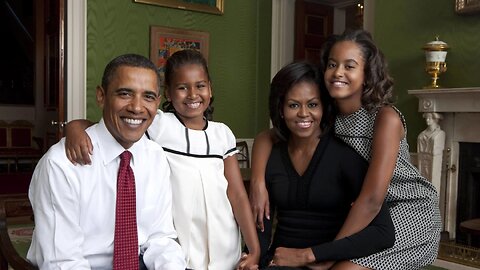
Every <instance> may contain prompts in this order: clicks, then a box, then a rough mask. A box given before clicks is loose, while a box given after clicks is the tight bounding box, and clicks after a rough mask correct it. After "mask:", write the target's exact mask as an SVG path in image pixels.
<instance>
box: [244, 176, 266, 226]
mask: <svg viewBox="0 0 480 270" xmlns="http://www.w3.org/2000/svg"><path fill="white" fill-rule="evenodd" d="M252 180H253V179H252ZM249 199H250V205H251V207H252V213H253V219H254V220H255V221H256V223H257V227H258V228H259V229H260V230H261V231H262V232H263V231H264V230H265V227H264V224H263V217H264V216H265V218H266V219H268V220H270V202H269V198H268V191H267V188H266V186H265V180H263V181H258V180H256V181H255V180H253V181H251V182H250V194H249Z"/></svg>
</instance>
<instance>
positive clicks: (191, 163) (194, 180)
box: [66, 50, 260, 270]
mask: <svg viewBox="0 0 480 270" xmlns="http://www.w3.org/2000/svg"><path fill="white" fill-rule="evenodd" d="M165 86H166V87H165V98H166V100H167V101H166V102H165V103H164V104H163V109H164V112H162V111H161V110H158V112H157V115H156V116H155V119H154V121H153V123H152V125H151V126H150V128H149V129H148V134H147V136H149V137H150V138H151V139H152V140H154V141H156V142H157V143H159V144H160V145H161V146H162V147H163V149H164V150H165V152H166V154H167V157H168V161H169V164H170V168H171V181H172V192H173V220H174V224H175V228H176V230H177V233H178V239H179V242H180V245H181V246H182V249H183V251H184V252H185V256H186V261H187V268H189V269H195V270H201V269H208V270H217V269H218V270H228V269H257V267H258V266H257V264H258V259H259V256H260V247H259V243H258V238H257V233H256V229H255V225H254V224H255V223H254V220H253V216H252V213H251V210H250V205H249V202H248V196H247V193H246V191H245V188H244V185H243V179H242V176H241V174H240V169H239V166H238V162H237V158H236V157H235V154H236V152H237V150H236V141H235V136H234V135H233V133H232V131H231V130H230V129H229V128H228V127H227V126H226V125H225V124H223V123H219V122H213V121H209V120H208V119H209V118H210V116H211V112H212V108H211V101H212V90H211V83H210V76H209V73H208V67H207V64H206V61H205V59H204V57H203V56H202V55H201V54H200V53H199V52H197V51H194V50H183V51H178V52H176V53H174V54H173V55H172V56H170V58H169V59H168V60H167V64H166V67H165ZM77 123H78V124H74V125H72V124H71V123H70V124H69V125H68V126H69V127H67V130H66V131H67V132H66V137H67V139H68V140H69V143H68V144H67V155H68V156H69V158H70V160H72V162H73V161H74V160H75V157H79V158H78V159H77V161H78V162H79V163H83V160H84V161H85V163H88V161H89V156H88V152H91V151H92V150H91V145H89V143H85V142H89V139H88V138H86V133H84V132H81V129H83V128H84V123H85V122H82V121H80V122H77ZM79 131H80V132H79ZM75 149H84V151H83V153H82V151H81V150H78V151H77V153H75ZM153 169H154V168H153ZM239 228H240V230H241V232H242V234H243V236H244V241H245V243H246V245H247V247H248V250H249V254H243V255H241V235H240V232H239Z"/></svg>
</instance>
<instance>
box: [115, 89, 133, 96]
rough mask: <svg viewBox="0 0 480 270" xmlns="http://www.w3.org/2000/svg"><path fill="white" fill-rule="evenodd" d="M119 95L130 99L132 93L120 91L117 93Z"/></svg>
mask: <svg viewBox="0 0 480 270" xmlns="http://www.w3.org/2000/svg"><path fill="white" fill-rule="evenodd" d="M117 95H118V96H120V97H129V96H131V91H129V90H126V89H125V90H118V91H117Z"/></svg>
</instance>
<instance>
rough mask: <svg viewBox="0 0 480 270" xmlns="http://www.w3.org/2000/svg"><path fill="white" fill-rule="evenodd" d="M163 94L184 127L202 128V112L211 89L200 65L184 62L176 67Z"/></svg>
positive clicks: (210, 95) (205, 108) (210, 94)
mask: <svg viewBox="0 0 480 270" xmlns="http://www.w3.org/2000/svg"><path fill="white" fill-rule="evenodd" d="M165 95H166V98H167V100H169V101H171V102H172V105H173V107H174V108H175V112H176V113H177V115H178V117H179V118H180V119H181V120H182V122H183V123H184V125H185V126H186V127H188V128H191V129H202V128H203V127H204V126H205V121H204V114H203V113H204V112H205V110H207V108H208V105H209V104H210V99H211V97H212V89H211V87H210V81H209V79H208V75H207V73H206V71H205V69H204V68H203V67H202V65H199V64H186V65H182V66H180V67H178V68H176V69H175V71H174V72H173V74H172V78H171V81H170V83H169V85H168V89H167V91H166V92H165Z"/></svg>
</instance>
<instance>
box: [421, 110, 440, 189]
mask: <svg viewBox="0 0 480 270" xmlns="http://www.w3.org/2000/svg"><path fill="white" fill-rule="evenodd" d="M423 118H425V121H426V123H427V128H426V129H425V130H424V131H422V132H421V133H420V134H419V135H418V138H417V152H418V169H419V170H420V173H421V174H422V175H423V176H424V177H425V178H427V179H428V180H430V181H431V182H432V184H433V185H434V186H435V188H436V189H437V192H440V182H441V181H440V180H441V175H442V157H443V149H444V148H445V131H443V130H442V129H440V125H439V123H438V122H439V121H440V120H441V119H442V118H443V117H442V115H441V114H439V113H424V114H423Z"/></svg>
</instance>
